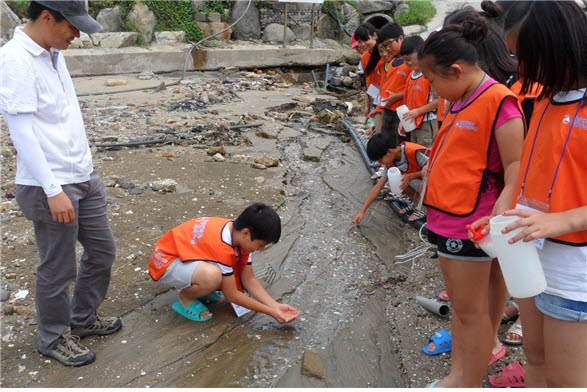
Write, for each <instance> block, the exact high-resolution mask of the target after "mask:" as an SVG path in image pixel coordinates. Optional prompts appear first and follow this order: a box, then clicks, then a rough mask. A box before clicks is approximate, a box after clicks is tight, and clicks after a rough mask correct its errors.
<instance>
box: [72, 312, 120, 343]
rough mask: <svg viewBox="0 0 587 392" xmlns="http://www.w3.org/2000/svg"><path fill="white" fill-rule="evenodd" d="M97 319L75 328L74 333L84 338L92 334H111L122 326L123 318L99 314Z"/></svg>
mask: <svg viewBox="0 0 587 392" xmlns="http://www.w3.org/2000/svg"><path fill="white" fill-rule="evenodd" d="M97 317H98V318H97V319H96V321H94V322H93V323H91V324H90V325H86V326H85V327H82V328H75V329H74V330H73V331H72V333H73V334H75V335H77V336H79V337H80V338H83V337H85V336H90V335H110V334H111V333H114V332H118V331H119V330H120V328H122V320H121V319H120V318H119V317H102V316H100V315H97Z"/></svg>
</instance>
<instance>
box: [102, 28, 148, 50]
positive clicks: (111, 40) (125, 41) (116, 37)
mask: <svg viewBox="0 0 587 392" xmlns="http://www.w3.org/2000/svg"><path fill="white" fill-rule="evenodd" d="M138 38H139V34H138V33H135V32H118V33H95V34H92V42H93V43H94V46H99V47H101V48H111V49H117V48H126V47H128V46H133V45H135V44H136V43H137V39H138Z"/></svg>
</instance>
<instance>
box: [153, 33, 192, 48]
mask: <svg viewBox="0 0 587 392" xmlns="http://www.w3.org/2000/svg"><path fill="white" fill-rule="evenodd" d="M185 40H186V39H185V31H158V32H156V33H155V42H157V43H158V44H159V45H177V44H181V43H182V42H185Z"/></svg>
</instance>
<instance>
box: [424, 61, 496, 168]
mask: <svg viewBox="0 0 587 392" xmlns="http://www.w3.org/2000/svg"><path fill="white" fill-rule="evenodd" d="M486 75H487V72H483V77H482V78H481V81H480V82H479V84H478V85H477V87H475V90H473V93H472V94H471V95H469V98H467V99H466V100H465V102H463V104H462V105H461V107H460V109H459V111H458V112H457V114H455V116H454V117H453V119H452V121H451V122H450V125H449V126H448V128H447V129H446V132H445V133H444V137H443V138H442V142H440V146H439V147H438V151H437V152H436V155H435V156H434V160H433V161H432V163H431V164H430V168H428V174H430V172H431V171H432V168H433V167H434V164H435V163H436V160H437V159H438V155H439V154H440V150H441V149H442V146H444V141H445V140H446V137H447V136H448V132H449V131H450V129H451V128H452V125H453V124H454V122H455V120H456V119H457V117H458V115H459V113H460V112H461V110H463V108H464V107H465V106H467V103H469V99H471V97H473V96H474V95H475V92H477V89H478V88H479V87H481V83H483V81H484V80H485V76H486ZM455 103H456V102H453V104H452V105H451V106H450V108H451V109H452V107H453V106H454V105H455Z"/></svg>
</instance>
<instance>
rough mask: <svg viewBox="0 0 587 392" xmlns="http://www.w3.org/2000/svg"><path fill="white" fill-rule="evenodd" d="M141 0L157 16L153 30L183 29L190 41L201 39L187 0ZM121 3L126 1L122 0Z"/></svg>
mask: <svg viewBox="0 0 587 392" xmlns="http://www.w3.org/2000/svg"><path fill="white" fill-rule="evenodd" d="M142 2H143V3H144V4H146V5H147V6H148V7H149V9H150V10H151V11H153V13H154V14H155V17H156V18H157V26H155V31H185V34H186V37H187V39H189V40H190V41H199V40H200V39H202V30H200V28H199V27H198V25H197V24H196V22H194V17H193V14H192V3H191V2H190V1H189V0H179V1H157V0H149V1H142ZM123 3H126V2H124V1H123ZM131 9H132V8H131Z"/></svg>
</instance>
